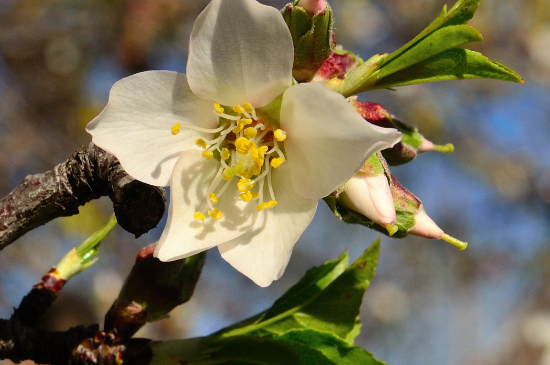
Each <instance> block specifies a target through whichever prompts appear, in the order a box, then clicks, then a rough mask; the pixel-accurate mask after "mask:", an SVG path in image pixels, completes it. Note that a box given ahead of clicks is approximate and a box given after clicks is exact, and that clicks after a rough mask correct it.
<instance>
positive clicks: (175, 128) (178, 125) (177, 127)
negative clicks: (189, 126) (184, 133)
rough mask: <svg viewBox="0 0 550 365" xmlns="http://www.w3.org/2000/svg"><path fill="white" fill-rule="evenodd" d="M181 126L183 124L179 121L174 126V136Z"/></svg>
mask: <svg viewBox="0 0 550 365" xmlns="http://www.w3.org/2000/svg"><path fill="white" fill-rule="evenodd" d="M180 126H181V124H179V123H176V124H174V125H173V126H172V134H173V135H174V136H175V135H176V134H178V133H179V132H180Z"/></svg>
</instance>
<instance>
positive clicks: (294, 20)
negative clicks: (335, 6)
mask: <svg viewBox="0 0 550 365" xmlns="http://www.w3.org/2000/svg"><path fill="white" fill-rule="evenodd" d="M281 13H282V15H283V18H284V20H285V22H286V24H287V25H288V28H289V30H290V34H291V36H292V41H293V43H294V65H293V69H292V76H293V77H294V78H295V79H296V81H298V82H305V81H310V80H311V79H312V78H313V76H314V75H315V73H316V72H317V70H318V69H319V67H321V65H322V64H323V62H324V61H325V60H326V59H327V57H328V56H329V55H330V54H331V53H332V51H333V49H334V47H335V46H336V42H335V40H334V35H333V27H332V23H333V20H332V10H331V8H330V6H329V5H328V4H327V3H326V1H324V0H322V1H319V0H295V1H294V2H293V3H290V4H287V5H286V6H285V7H284V8H283V10H282V11H281Z"/></svg>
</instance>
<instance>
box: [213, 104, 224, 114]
mask: <svg viewBox="0 0 550 365" xmlns="http://www.w3.org/2000/svg"><path fill="white" fill-rule="evenodd" d="M214 109H216V113H219V114H221V113H223V112H224V111H225V109H224V108H222V107H221V106H220V104H218V103H215V104H214Z"/></svg>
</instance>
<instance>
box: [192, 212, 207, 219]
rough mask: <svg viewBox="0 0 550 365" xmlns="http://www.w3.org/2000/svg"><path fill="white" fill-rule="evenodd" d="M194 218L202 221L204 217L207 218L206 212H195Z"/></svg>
mask: <svg viewBox="0 0 550 365" xmlns="http://www.w3.org/2000/svg"><path fill="white" fill-rule="evenodd" d="M193 218H195V219H197V220H199V221H202V220H203V219H204V218H206V217H205V216H204V214H202V213H201V212H195V214H193Z"/></svg>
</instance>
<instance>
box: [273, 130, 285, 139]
mask: <svg viewBox="0 0 550 365" xmlns="http://www.w3.org/2000/svg"><path fill="white" fill-rule="evenodd" d="M273 136H274V137H275V139H276V140H277V141H279V142H282V141H284V140H285V139H286V132H285V131H283V130H281V129H277V130H276V131H275V132H273Z"/></svg>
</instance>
